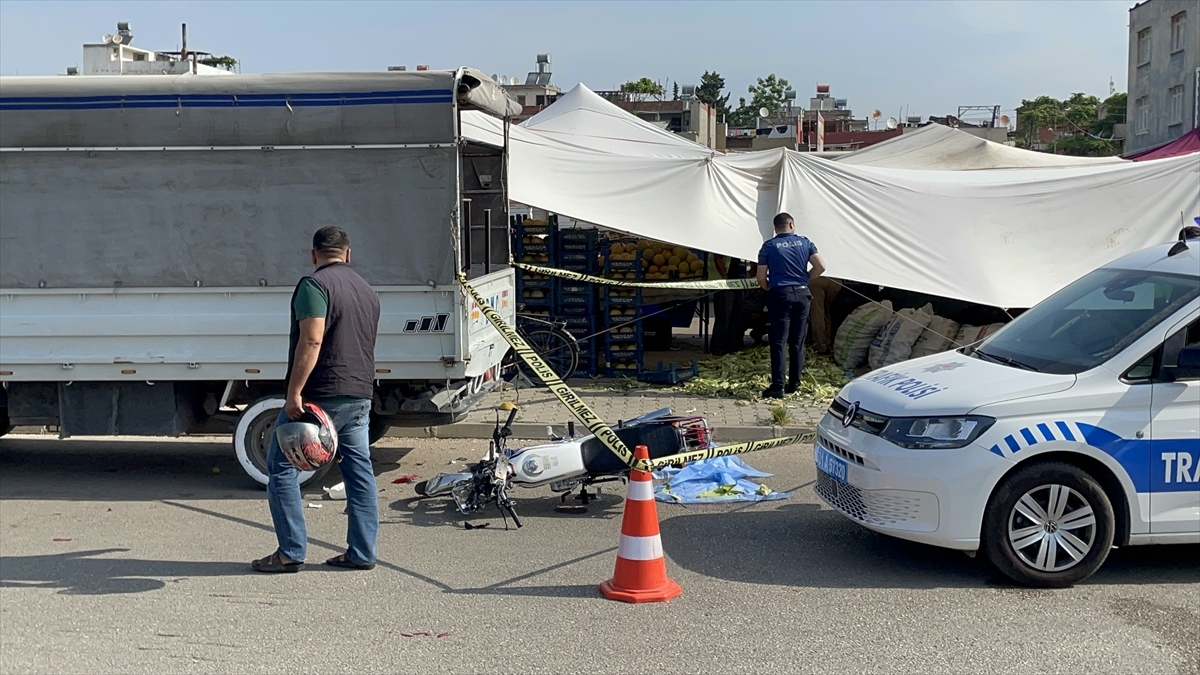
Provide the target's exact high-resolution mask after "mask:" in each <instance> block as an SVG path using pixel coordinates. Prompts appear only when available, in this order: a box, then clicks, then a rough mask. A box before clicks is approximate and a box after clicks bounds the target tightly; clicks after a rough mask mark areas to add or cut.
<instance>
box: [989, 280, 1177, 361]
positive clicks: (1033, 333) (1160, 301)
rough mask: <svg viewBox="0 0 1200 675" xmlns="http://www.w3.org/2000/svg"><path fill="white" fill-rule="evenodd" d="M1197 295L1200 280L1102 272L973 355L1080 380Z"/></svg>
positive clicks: (1069, 289) (1056, 297)
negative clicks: (1070, 376) (1090, 370)
mask: <svg viewBox="0 0 1200 675" xmlns="http://www.w3.org/2000/svg"><path fill="white" fill-rule="evenodd" d="M1197 296H1200V278H1196V277H1187V276H1178V275H1173V274H1156V273H1151V272H1139V271H1133V270H1111V269H1101V270H1096V271H1095V272H1092V273H1091V274H1088V275H1087V276H1085V277H1083V278H1081V279H1079V280H1078V281H1075V282H1074V283H1072V284H1070V285H1069V286H1067V287H1066V288H1064V289H1062V290H1060V291H1059V292H1057V293H1055V294H1054V295H1052V296H1050V297H1049V298H1046V299H1045V300H1043V301H1042V302H1041V303H1039V304H1038V305H1037V306H1035V307H1033V308H1032V309H1030V310H1029V311H1027V312H1025V313H1024V314H1022V315H1021V316H1019V317H1017V319H1016V320H1014V321H1013V322H1012V323H1011V324H1009V325H1008V326H1007V327H1005V328H1004V330H1002V331H1000V332H998V333H996V334H995V335H994V336H992V337H990V338H987V339H986V340H984V341H983V342H982V343H981V344H980V345H978V347H977V348H976V349H974V350H973V351H968V353H973V354H974V355H976V356H978V357H979V358H982V359H988V360H994V361H997V362H1000V363H1005V364H1007V365H1011V366H1013V367H1017V368H1023V369H1026V370H1036V371H1038V372H1042V373H1054V374H1059V375H1074V374H1076V373H1082V372H1083V371H1085V370H1089V369H1091V368H1094V367H1096V366H1098V365H1100V364H1101V363H1104V362H1105V361H1107V360H1108V359H1110V358H1112V357H1113V356H1115V355H1116V354H1118V353H1120V351H1121V350H1123V349H1125V348H1126V347H1128V346H1129V345H1131V344H1133V343H1134V342H1135V341H1136V340H1137V339H1138V338H1140V337H1142V336H1143V335H1145V334H1146V332H1147V331H1149V330H1150V329H1151V328H1153V327H1154V326H1155V325H1157V324H1159V323H1161V322H1162V321H1164V320H1166V319H1167V318H1168V317H1170V316H1171V315H1172V314H1174V313H1175V312H1177V311H1178V310H1179V309H1180V308H1181V307H1183V306H1184V305H1186V304H1187V303H1189V302H1191V301H1192V300H1193V299H1195V298H1196V297H1197Z"/></svg>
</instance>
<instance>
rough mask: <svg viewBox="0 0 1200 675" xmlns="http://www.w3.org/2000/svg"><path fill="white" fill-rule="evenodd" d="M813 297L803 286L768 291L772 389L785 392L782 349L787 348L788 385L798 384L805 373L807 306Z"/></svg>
mask: <svg viewBox="0 0 1200 675" xmlns="http://www.w3.org/2000/svg"><path fill="white" fill-rule="evenodd" d="M811 299H812V295H811V294H810V293H809V292H808V289H807V288H804V287H802V286H783V287H781V288H772V289H771V290H769V291H767V321H769V322H770V324H771V326H770V328H769V332H768V335H769V336H770V339H771V389H774V390H776V391H779V390H782V389H783V385H784V380H783V375H784V368H783V363H784V362H783V357H784V352H783V346H784V344H785V343H786V344H787V357H788V362H787V365H788V368H787V381H788V383H790V384H799V382H800V371H801V370H803V369H804V336H805V334H806V333H808V305H809V301H810V300H811Z"/></svg>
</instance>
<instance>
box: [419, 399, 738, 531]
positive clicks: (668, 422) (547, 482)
mask: <svg viewBox="0 0 1200 675" xmlns="http://www.w3.org/2000/svg"><path fill="white" fill-rule="evenodd" d="M516 416H517V410H516V409H515V408H514V409H513V410H512V411H511V412H510V413H509V415H508V420H507V421H506V422H505V423H504V425H503V426H501V425H500V420H499V415H497V419H496V428H495V430H494V431H493V432H492V440H491V442H489V443H488V450H487V454H485V455H484V457H483V458H482V459H481V460H480V461H479V462H478V463H477V464H473V465H471V466H469V467H468V470H467V471H463V472H458V473H442V474H438V475H436V476H434V477H433V478H430V479H429V480H427V481H422V482H420V483H417V484H416V486H415V488H416V491H417V495H419V496H421V497H440V496H446V495H449V496H450V498H452V499H453V500H454V503H455V505H456V506H457V507H458V511H459V513H462V514H463V515H469V514H471V513H474V512H476V511H478V510H479V509H482V508H484V507H485V506H487V505H489V504H495V505H496V507H497V508H498V509H499V510H500V513H501V515H502V516H505V517H509V516H511V517H512V519H513V522H514V523H515V524H516V526H517V527H521V520H520V518H519V517H518V516H517V512H516V508H515V501H514V500H513V498H512V497H511V496H510V494H509V491H510V489H511V488H512V487H513V486H520V487H523V488H536V487H541V486H548V487H549V488H550V490H551V491H552V492H555V493H557V494H560V495H561V497H560V502H561V503H564V504H565V502H566V499H567V497H568V496H569V495H570V494H571V493H572V492H573V491H575V490H576V489H577V488H578V489H579V491H580V494H579V495H578V496H577V497H576V499H578V500H580V501H582V502H583V504H584V505H586V504H587V503H588V502H589V500H590V499H593V498H595V496H596V495H598V494H599V488H597V490H596V492H595V493H589V492H588V488H590V487H592V486H594V485H596V484H598V483H605V482H611V481H625V480H628V478H629V465H627V464H626V463H625V462H623V461H622V460H621V459H620V458H619V457H617V456H616V455H615V454H613V452H612V451H611V450H609V449H608V448H606V447H605V446H604V444H603V443H601V442H600V440H599V439H597V438H596V437H595V436H594V435H591V434H589V435H587V436H582V437H580V438H574V435H575V434H574V426H575V425H574V423H569V424H568V425H567V426H568V431H567V436H566V437H563V438H554V439H553V440H552V441H551V442H550V443H546V444H543V445H533V446H528V447H524V448H519V449H515V450H510V449H509V448H508V447H507V439H508V438H509V436H511V435H512V423H513V420H514V419H516ZM614 431H615V432H616V434H617V436H618V437H619V438H620V439H621V440H622V441H623V442H624V443H625V445H626V447H629V448H633V447H635V446H638V445H644V446H646V447H647V448H648V449H649V451H650V458H651V459H657V458H660V457H667V456H670V455H674V454H678V453H681V452H688V451H691V450H700V449H707V448H711V447H714V444H713V441H712V434H711V432H710V430H709V428H708V422H707V420H705V418H704V417H700V416H679V415H673V414H671V409H670V408H661V409H659V410H656V411H654V412H651V413H648V414H646V415H643V416H641V417H638V418H635V419H632V420H629V421H626V422H622V423H618V425H617V427H616V428H615V429H614Z"/></svg>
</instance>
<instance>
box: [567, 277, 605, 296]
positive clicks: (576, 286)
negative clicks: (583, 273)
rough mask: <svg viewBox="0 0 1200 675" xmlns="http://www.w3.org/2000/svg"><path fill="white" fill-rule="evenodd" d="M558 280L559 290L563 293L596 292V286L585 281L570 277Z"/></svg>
mask: <svg viewBox="0 0 1200 675" xmlns="http://www.w3.org/2000/svg"><path fill="white" fill-rule="evenodd" d="M557 281H558V290H559V291H560V292H562V293H574V294H577V295H581V294H585V293H586V294H589V295H591V294H594V293H595V292H596V288H595V286H593V285H592V284H589V283H587V282H585V281H572V280H570V279H558V280H557Z"/></svg>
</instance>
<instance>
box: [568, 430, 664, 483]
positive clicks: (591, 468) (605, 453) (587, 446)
mask: <svg viewBox="0 0 1200 675" xmlns="http://www.w3.org/2000/svg"><path fill="white" fill-rule="evenodd" d="M615 431H616V432H617V437H618V438H620V439H621V441H622V442H624V443H625V447H627V448H629V449H630V450H631V451H632V450H633V448H634V446H638V445H644V446H646V448H647V449H649V450H650V459H656V458H658V457H666V456H668V455H674V454H676V453H680V452H683V450H684V447H683V442H682V441H681V440H680V438H679V430H678V429H676V428H675V427H673V426H671V425H670V424H662V423H660V424H654V423H650V424H639V425H638V426H635V427H625V428H624V429H615ZM581 450H582V451H583V466H584V468H586V469H587V472H588V473H590V474H593V475H598V474H612V473H619V472H621V471H624V470H626V469H628V468H629V465H628V464H626V463H625V462H622V461H621V458H620V457H617V456H616V455H614V454H613V452H612V450H609V449H608V448H606V447H604V444H603V443H601V442H600V440H599V439H597V438H589V439H587V440H586V441H584V442H583V446H582V448H581Z"/></svg>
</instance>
